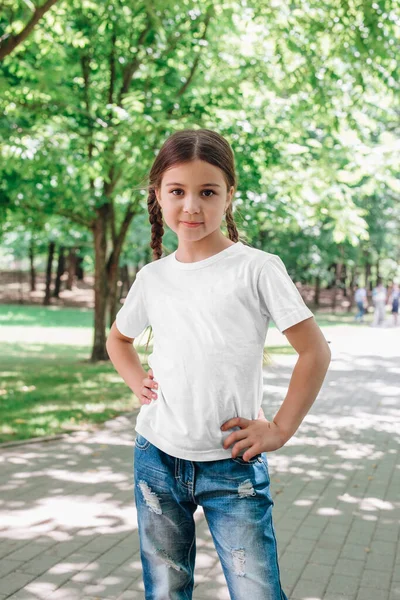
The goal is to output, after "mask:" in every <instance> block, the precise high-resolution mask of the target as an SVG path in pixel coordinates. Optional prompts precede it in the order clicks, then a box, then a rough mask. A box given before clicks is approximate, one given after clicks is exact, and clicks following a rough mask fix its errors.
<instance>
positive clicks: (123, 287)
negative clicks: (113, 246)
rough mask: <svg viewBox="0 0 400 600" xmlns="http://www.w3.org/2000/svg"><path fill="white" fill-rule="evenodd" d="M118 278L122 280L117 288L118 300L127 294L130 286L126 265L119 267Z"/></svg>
mask: <svg viewBox="0 0 400 600" xmlns="http://www.w3.org/2000/svg"><path fill="white" fill-rule="evenodd" d="M120 278H121V281H122V285H121V287H120V290H119V298H118V299H119V300H121V298H124V297H125V296H127V295H128V292H129V289H130V287H131V284H130V278H129V269H128V265H123V266H122V267H121V268H120ZM125 290H126V291H125Z"/></svg>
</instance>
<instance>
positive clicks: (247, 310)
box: [116, 242, 314, 461]
mask: <svg viewBox="0 0 400 600" xmlns="http://www.w3.org/2000/svg"><path fill="white" fill-rule="evenodd" d="M175 255H176V251H175V252H172V253H171V254H169V255H168V256H164V257H162V258H161V259H158V260H155V261H153V262H151V263H148V264H146V265H145V266H144V267H142V268H141V269H140V271H139V272H138V273H137V275H136V278H135V281H134V283H133V284H132V287H131V288H130V290H129V293H128V295H127V297H126V300H125V303H124V304H123V306H122V308H121V309H120V310H119V312H118V313H117V316H116V325H117V328H118V330H119V331H120V332H121V333H122V334H123V335H126V336H128V337H132V338H136V337H137V336H138V335H139V334H140V333H142V332H143V330H144V329H145V328H146V327H147V326H148V325H150V324H151V326H152V328H153V334H154V342H153V353H152V354H151V355H149V357H148V364H149V366H150V367H151V368H152V369H153V375H154V379H155V381H157V382H158V389H157V390H155V391H156V393H157V395H158V397H157V399H155V400H152V401H151V403H150V404H143V405H142V406H141V408H140V412H139V414H138V417H137V420H136V427H135V429H136V432H138V433H139V434H141V435H143V436H144V437H145V438H147V439H148V440H149V441H150V442H151V443H152V444H153V445H155V446H157V447H158V448H159V449H160V450H162V451H164V452H166V453H168V454H170V455H171V456H174V457H177V458H183V459H187V460H195V461H210V460H221V459H225V458H231V454H232V446H230V447H229V448H226V449H225V448H223V442H224V440H225V439H226V438H227V437H228V435H230V434H231V433H232V431H235V430H237V429H240V428H239V427H237V426H236V427H233V428H232V429H229V430H227V431H221V430H220V427H221V425H222V424H223V423H225V421H227V420H228V419H231V418H233V417H236V416H239V417H244V418H246V419H257V417H258V413H259V410H260V406H261V403H262V398H263V376H262V361H263V355H262V353H263V349H264V344H265V338H266V334H267V330H268V325H269V321H270V319H272V320H273V321H274V323H275V324H276V326H277V328H278V329H279V330H280V331H281V332H283V331H284V330H285V329H287V328H288V327H291V326H292V325H295V324H296V323H299V322H300V321H303V320H304V319H308V318H310V317H313V316H314V315H313V313H312V312H311V311H310V310H309V309H308V308H307V306H306V305H305V303H304V301H303V299H302V297H301V295H300V293H299V291H298V289H297V288H296V286H295V285H294V283H293V281H292V280H291V279H290V277H289V275H288V273H287V270H286V268H285V265H284V264H283V262H282V260H281V259H280V258H279V256H277V255H276V254H270V253H269V252H264V251H263V250H259V249H257V248H253V247H251V246H246V245H245V244H243V243H242V242H237V243H235V244H232V245H231V246H228V248H225V249H224V250H222V251H221V252H218V253H217V254H214V255H213V256H210V257H208V258H205V259H204V260H199V261H195V262H190V263H184V262H180V261H178V260H177V258H176V256H175ZM245 451H246V449H244V450H242V452H240V454H239V456H242V455H243V454H244V452H245Z"/></svg>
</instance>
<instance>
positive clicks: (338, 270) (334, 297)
mask: <svg viewBox="0 0 400 600" xmlns="http://www.w3.org/2000/svg"><path fill="white" fill-rule="evenodd" d="M341 271H342V263H340V262H338V263H336V270H335V284H334V286H333V290H332V305H331V308H332V312H335V309H336V302H337V295H338V288H339V287H340V274H341Z"/></svg>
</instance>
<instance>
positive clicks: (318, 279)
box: [314, 275, 321, 307]
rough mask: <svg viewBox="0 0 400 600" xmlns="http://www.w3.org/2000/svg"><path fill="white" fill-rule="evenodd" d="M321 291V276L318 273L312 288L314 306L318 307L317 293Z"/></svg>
mask: <svg viewBox="0 0 400 600" xmlns="http://www.w3.org/2000/svg"><path fill="white" fill-rule="evenodd" d="M320 291H321V277H320V276H319V275H317V276H316V278H315V288H314V304H315V306H316V307H319V294H320Z"/></svg>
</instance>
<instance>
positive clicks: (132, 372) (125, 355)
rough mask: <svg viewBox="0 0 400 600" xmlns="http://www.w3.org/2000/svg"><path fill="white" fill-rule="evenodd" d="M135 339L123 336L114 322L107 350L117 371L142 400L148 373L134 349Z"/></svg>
mask: <svg viewBox="0 0 400 600" xmlns="http://www.w3.org/2000/svg"><path fill="white" fill-rule="evenodd" d="M134 339H135V338H129V337H126V336H125V335H123V334H122V333H121V332H120V331H119V330H118V329H117V327H116V324H115V321H114V323H113V324H112V327H111V329H110V333H109V335H108V338H107V342H106V349H107V352H108V355H109V357H110V359H111V362H112V363H113V365H114V367H115V369H116V371H117V372H118V373H119V374H120V375H121V377H122V379H123V380H124V381H125V383H126V385H127V386H128V387H129V388H130V389H131V390H132V392H133V393H134V394H135V395H136V396H137V397H138V398H139V399H140V398H141V397H142V395H143V394H142V387H143V379H144V378H145V377H147V373H146V371H145V370H144V369H143V367H142V365H141V362H140V359H139V355H138V353H137V352H136V350H135V348H134V347H133V341H134Z"/></svg>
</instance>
